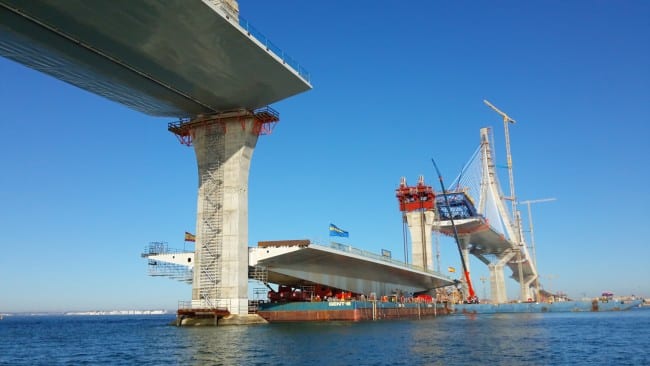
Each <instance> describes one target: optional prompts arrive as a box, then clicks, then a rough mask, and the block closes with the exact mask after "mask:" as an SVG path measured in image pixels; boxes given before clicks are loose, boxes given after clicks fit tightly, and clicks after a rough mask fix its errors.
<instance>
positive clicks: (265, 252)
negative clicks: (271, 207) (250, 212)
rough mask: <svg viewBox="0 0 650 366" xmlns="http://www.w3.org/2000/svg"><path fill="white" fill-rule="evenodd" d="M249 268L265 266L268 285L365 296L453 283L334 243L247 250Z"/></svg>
mask: <svg viewBox="0 0 650 366" xmlns="http://www.w3.org/2000/svg"><path fill="white" fill-rule="evenodd" d="M249 265H250V266H253V267H254V266H261V267H264V268H265V269H266V270H267V271H268V282H271V283H276V284H286V285H293V286H295V285H304V284H321V285H326V286H330V287H334V288H338V289H342V290H345V291H350V292H353V293H357V294H366V295H368V294H370V293H376V294H377V295H378V296H381V295H387V294H392V293H396V292H402V293H417V292H423V291H428V290H431V289H435V288H439V287H444V286H449V285H453V284H454V280H453V279H451V278H449V277H447V276H445V275H442V274H440V273H438V272H434V271H424V270H422V269H421V268H419V267H415V266H412V265H407V264H405V263H403V262H400V261H396V260H394V259H391V258H388V257H384V256H380V255H377V254H373V253H370V252H367V251H364V250H360V249H357V248H353V247H351V246H348V245H343V244H337V243H331V244H330V245H319V244H314V243H309V242H308V243H307V244H306V245H278V246H264V247H257V248H249Z"/></svg>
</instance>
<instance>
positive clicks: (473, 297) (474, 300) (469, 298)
mask: <svg viewBox="0 0 650 366" xmlns="http://www.w3.org/2000/svg"><path fill="white" fill-rule="evenodd" d="M431 162H432V163H433V167H434V168H435V169H436V173H437V174H438V180H439V181H440V187H441V188H442V194H443V196H444V198H445V204H446V205H447V208H448V209H451V206H450V205H449V198H447V190H446V189H445V184H444V183H443V181H442V175H441V174H440V170H438V165H436V161H435V160H433V158H431ZM453 216H454V215H451V212H450V215H449V220H451V227H452V228H453V229H454V239H455V240H456V246H457V247H458V253H459V254H460V262H461V263H462V265H463V272H464V273H465V281H466V282H467V289H468V291H469V294H468V296H467V300H466V301H467V302H468V303H470V304H478V302H479V301H478V297H477V296H476V293H475V292H474V286H472V279H471V278H470V276H469V271H468V270H467V265H466V264H465V256H464V255H463V249H462V248H461V247H460V241H459V240H458V230H457V229H456V224H455V223H454V217H453Z"/></svg>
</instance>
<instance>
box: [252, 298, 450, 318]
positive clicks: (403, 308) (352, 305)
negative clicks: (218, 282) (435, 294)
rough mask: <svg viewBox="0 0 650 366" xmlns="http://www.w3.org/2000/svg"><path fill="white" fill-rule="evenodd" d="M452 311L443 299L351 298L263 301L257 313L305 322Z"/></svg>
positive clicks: (411, 315) (407, 315)
mask: <svg viewBox="0 0 650 366" xmlns="http://www.w3.org/2000/svg"><path fill="white" fill-rule="evenodd" d="M448 312H449V310H448V309H447V308H446V304H442V303H425V302H410V303H399V302H382V301H357V300H350V301H319V302H286V303H264V304H260V305H259V308H258V311H257V314H258V315H259V316H261V317H262V318H264V319H266V320H267V321H268V322H303V321H364V320H381V319H420V318H424V317H435V316H438V315H446V314H447V313H448Z"/></svg>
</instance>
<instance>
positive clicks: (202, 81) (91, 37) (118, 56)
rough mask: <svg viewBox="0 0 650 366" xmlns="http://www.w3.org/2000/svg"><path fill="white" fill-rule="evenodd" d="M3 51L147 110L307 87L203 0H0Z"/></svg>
mask: <svg viewBox="0 0 650 366" xmlns="http://www.w3.org/2000/svg"><path fill="white" fill-rule="evenodd" d="M0 56H4V57H7V58H9V59H12V60H14V61H16V62H18V63H21V64H24V65H25V66H27V67H30V68H33V69H36V70H39V71H41V72H44V73H46V74H49V75H52V76H54V77H56V78H58V79H61V80H63V81H65V82H68V83H70V84H73V85H75V86H78V87H80V88H82V89H86V90H88V91H90V92H92V93H95V94H98V95H101V96H104V97H106V98H108V99H111V100H113V101H116V102H118V103H121V104H124V105H126V106H128V107H130V108H133V109H135V110H138V111H141V112H144V113H146V114H149V115H153V116H169V117H194V116H196V115H199V114H207V113H215V112H223V111H227V110H232V109H238V108H247V109H251V110H252V109H256V108H259V107H263V106H266V105H268V104H271V103H274V102H277V101H279V100H282V99H285V98H287V97H289V96H292V95H295V94H298V93H300V92H303V91H306V90H309V89H311V85H310V84H309V82H308V80H305V79H304V78H303V77H302V76H301V75H300V74H299V73H298V71H296V70H294V69H293V68H292V67H291V66H289V64H288V63H287V62H285V60H284V59H283V58H281V57H280V56H279V55H276V54H275V53H274V52H273V51H272V50H271V49H270V48H269V47H268V44H267V45H264V44H262V43H261V42H260V41H259V40H257V39H256V38H255V37H254V36H253V35H252V34H251V33H250V32H249V31H247V30H246V29H244V28H243V27H242V26H240V25H239V23H238V20H237V19H234V18H233V17H232V16H228V15H227V14H226V13H224V12H221V11H220V9H219V8H218V7H216V6H214V5H213V4H212V3H211V2H210V1H201V0H194V1H187V0H166V1H154V0H139V1H130V0H113V1H87V0H66V1H56V0H33V1H21V0H0Z"/></svg>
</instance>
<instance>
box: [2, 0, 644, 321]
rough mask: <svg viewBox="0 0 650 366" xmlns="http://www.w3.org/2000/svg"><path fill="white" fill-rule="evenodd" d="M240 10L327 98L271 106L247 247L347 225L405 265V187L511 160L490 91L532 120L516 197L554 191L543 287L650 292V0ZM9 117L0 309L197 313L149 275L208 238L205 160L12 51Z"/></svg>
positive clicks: (520, 136)
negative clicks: (168, 257) (161, 255)
mask: <svg viewBox="0 0 650 366" xmlns="http://www.w3.org/2000/svg"><path fill="white" fill-rule="evenodd" d="M239 5H240V10H241V14H242V16H243V17H245V18H246V19H248V20H249V21H250V22H251V23H252V24H253V25H255V27H256V28H258V29H259V30H260V31H262V33H264V34H265V35H266V36H267V37H268V38H270V39H271V40H272V41H273V42H274V43H275V44H277V45H278V46H280V47H281V48H282V49H283V50H285V51H286V52H287V53H288V54H290V55H291V56H292V57H293V58H294V59H296V60H298V62H300V63H301V64H303V65H304V66H305V67H306V68H307V69H308V70H309V72H310V73H311V80H312V84H313V86H314V89H313V90H312V91H309V92H307V93H304V94H301V95H298V96H295V97H292V98H290V99H288V100H285V101H282V102H280V103H277V104H275V105H273V107H274V108H275V109H277V110H278V111H279V112H280V113H281V122H280V123H279V124H278V125H277V127H276V129H275V131H274V132H273V134H272V135H271V136H265V137H262V138H260V141H259V142H258V145H257V149H256V151H255V154H254V156H253V162H252V167H251V173H250V182H249V241H250V245H256V243H257V242H258V241H260V240H279V239H300V238H309V239H313V240H321V241H326V240H328V237H327V227H328V224H329V223H330V222H332V223H335V224H337V225H338V226H339V227H341V228H343V229H345V230H347V231H349V232H350V238H349V239H348V240H346V241H345V242H346V243H348V244H351V245H353V246H356V247H359V248H362V249H366V250H370V251H374V252H379V251H380V250H381V249H389V250H391V251H392V252H393V256H394V257H396V258H403V249H402V248H403V241H402V224H401V214H400V213H399V212H398V206H397V202H396V199H395V195H394V190H395V188H396V187H397V185H398V183H399V180H400V177H402V176H405V177H407V179H408V181H409V182H410V183H415V182H416V180H417V177H418V175H420V174H423V175H424V176H425V179H426V180H427V181H428V182H429V183H431V184H434V183H436V184H437V182H436V180H435V172H434V170H433V167H432V165H431V162H430V159H431V158H432V157H433V158H435V159H436V161H437V163H438V165H439V166H440V168H441V170H442V172H443V176H444V177H445V179H446V181H447V182H451V180H452V179H453V178H454V177H455V176H456V175H457V173H458V171H459V170H460V169H461V168H462V166H463V165H464V163H465V162H466V161H467V160H468V158H469V157H470V155H471V154H472V152H473V151H474V150H475V148H476V147H477V146H478V143H479V129H480V128H481V127H484V126H492V127H493V128H494V136H495V139H496V144H497V151H496V154H497V160H498V163H499V164H502V165H504V164H505V151H504V143H503V141H504V138H503V126H502V120H501V119H500V117H499V116H498V115H497V114H496V113H494V112H493V111H492V110H490V109H489V108H488V107H486V106H485V105H484V104H483V103H482V100H483V99H488V100H489V101H491V102H492V103H494V104H495V105H496V106H498V107H499V108H501V109H502V110H504V111H505V112H507V113H508V114H509V115H510V116H511V117H512V118H514V119H516V120H517V124H515V125H512V126H511V129H510V136H511V142H512V154H513V163H514V173H515V182H516V187H517V196H518V197H519V199H520V200H527V199H538V198H547V197H555V198H557V201H555V202H549V203H541V204H538V205H534V206H533V216H534V225H535V233H536V235H535V238H536V242H537V254H538V258H537V261H538V264H539V272H540V273H541V275H542V283H543V285H544V286H545V287H546V288H547V289H550V290H553V291H563V292H566V293H567V294H569V295H570V296H572V297H575V298H580V297H582V296H585V295H586V296H597V295H599V294H600V292H602V291H605V290H607V291H612V292H614V293H616V294H621V295H627V294H637V295H644V296H650V259H649V258H650V249H649V246H650V240H649V239H648V238H649V237H650V214H648V212H647V209H648V207H650V194H649V193H648V189H647V186H648V183H649V182H650V174H649V168H648V163H647V161H646V160H647V159H648V158H649V157H650V144H649V143H648V138H649V136H650V2H647V1H543V2H542V1H540V2H528V1H526V2H521V1H497V2H494V1H413V2H395V1H319V2H312V1H284V2H269V1H246V0H242V1H240V4H239ZM0 104H1V106H2V118H1V119H0V126H2V131H3V137H4V138H3V141H2V143H1V144H0V247H1V248H2V250H3V254H2V255H1V256H0V312H2V311H46V310H49V311H63V310H93V309H142V308H166V309H175V308H176V304H177V301H178V300H189V299H190V297H191V291H190V287H189V286H188V285H185V284H182V283H179V282H174V281H172V280H168V279H164V278H153V277H148V276H147V270H146V261H145V260H143V259H142V258H140V253H141V252H142V251H143V249H144V247H145V246H146V245H147V243H149V242H150V241H167V242H169V245H170V246H172V247H176V248H181V249H182V248H183V245H184V243H183V233H184V231H194V228H195V214H196V187H197V174H196V163H195V160H194V153H193V151H192V149H190V148H187V147H184V146H182V145H180V144H178V142H177V141H176V138H175V137H174V136H173V135H172V134H170V133H169V132H167V130H166V124H167V122H169V121H170V119H165V118H162V119H161V118H152V117H149V116H146V115H143V114H140V113H138V112H135V111H132V110H130V109H127V108H126V107H124V106H121V105H118V104H116V103H113V102H110V101H108V100H105V99H102V98H100V97H97V96H95V95H92V94H90V93H88V92H85V91H83V90H80V89H78V88H76V87H73V86H70V85H68V84H65V83H63V82H61V81H58V80H56V79H54V78H52V77H49V76H46V75H43V74H40V73H38V72H36V71H33V70H31V69H27V68H25V67H24V66H22V65H19V64H16V63H14V62H12V61H9V60H7V59H0ZM502 173H503V175H502V176H501V181H502V182H503V183H505V182H507V179H506V175H505V174H506V172H505V171H502ZM437 188H438V187H437V186H436V189H437ZM504 188H506V189H507V186H506V187H504ZM522 208H525V206H522ZM524 220H525V221H526V222H527V217H526V216H525V215H524ZM454 245H455V244H454V243H453V242H451V241H448V240H445V241H443V242H442V243H441V251H442V257H441V264H442V267H443V268H446V267H447V266H456V267H458V266H459V259H458V254H457V250H456V248H455V246H454ZM509 273H510V271H509V270H507V274H508V275H509ZM472 274H473V277H474V282H475V283H477V285H476V288H477V293H478V294H479V296H481V295H482V293H483V287H482V285H481V284H480V281H479V280H478V279H479V278H480V276H485V275H486V274H487V269H486V268H485V266H484V265H482V264H481V263H480V262H478V261H477V260H472ZM517 291H518V286H517V285H516V283H515V282H514V281H512V280H508V293H509V296H510V297H511V298H515V297H516V296H517ZM488 293H489V289H488Z"/></svg>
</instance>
